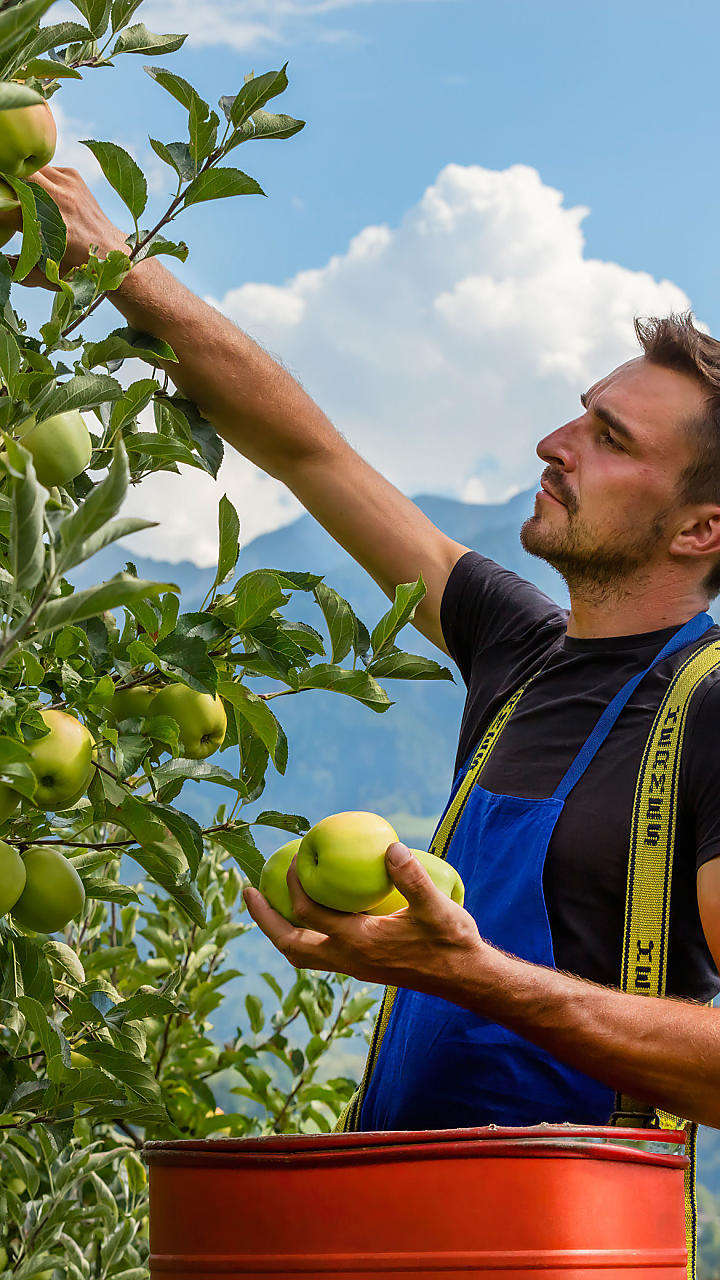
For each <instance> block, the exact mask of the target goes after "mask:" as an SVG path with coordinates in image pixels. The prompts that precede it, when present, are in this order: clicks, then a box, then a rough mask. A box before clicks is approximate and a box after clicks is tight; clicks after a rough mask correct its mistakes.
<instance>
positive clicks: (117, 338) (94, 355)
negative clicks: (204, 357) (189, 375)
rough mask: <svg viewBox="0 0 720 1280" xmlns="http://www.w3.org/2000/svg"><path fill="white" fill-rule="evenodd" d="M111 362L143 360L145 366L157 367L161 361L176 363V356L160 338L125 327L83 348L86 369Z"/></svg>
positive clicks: (128, 326)
mask: <svg viewBox="0 0 720 1280" xmlns="http://www.w3.org/2000/svg"><path fill="white" fill-rule="evenodd" d="M112 360H145V361H146V363H147V364H153V365H157V364H159V363H160V361H163V360H168V361H171V362H172V363H177V356H176V355H175V352H174V351H173V349H172V347H171V346H169V345H168V343H167V342H163V340H162V338H154V337H153V336H152V334H149V333H142V332H140V331H139V330H137V329H133V328H131V326H130V325H127V326H125V327H124V328H122V329H113V331H112V333H110V334H108V336H107V338H103V339H102V341H101V342H88V344H87V346H86V347H85V354H84V361H85V364H86V365H87V366H88V368H91V367H92V365H96V364H107V362H108V361H112Z"/></svg>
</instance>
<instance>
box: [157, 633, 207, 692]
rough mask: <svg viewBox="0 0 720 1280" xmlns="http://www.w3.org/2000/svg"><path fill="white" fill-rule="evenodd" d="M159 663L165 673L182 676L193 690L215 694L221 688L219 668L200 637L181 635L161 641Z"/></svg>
mask: <svg viewBox="0 0 720 1280" xmlns="http://www.w3.org/2000/svg"><path fill="white" fill-rule="evenodd" d="M154 656H155V662H156V664H157V666H158V667H159V668H160V670H161V671H165V672H167V673H168V674H169V675H179V676H182V678H183V681H184V682H186V683H187V684H189V685H190V688H191V689H198V690H199V691H200V692H201V693H214V692H215V688H216V685H217V672H216V669H215V664H214V662H213V660H212V658H211V657H210V655H209V653H208V647H207V644H206V643H205V641H204V640H202V639H201V638H200V636H184V635H178V633H177V631H175V632H172V633H171V634H170V635H167V636H165V638H164V639H163V640H158V642H157V644H156V645H155V653H154Z"/></svg>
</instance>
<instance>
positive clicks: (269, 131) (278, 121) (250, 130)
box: [226, 111, 305, 152]
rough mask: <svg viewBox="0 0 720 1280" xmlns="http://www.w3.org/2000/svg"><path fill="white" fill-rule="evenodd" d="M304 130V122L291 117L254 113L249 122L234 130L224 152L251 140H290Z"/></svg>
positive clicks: (263, 112) (260, 112) (261, 112)
mask: <svg viewBox="0 0 720 1280" xmlns="http://www.w3.org/2000/svg"><path fill="white" fill-rule="evenodd" d="M304 128H305V121H304V120H295V119H294V118H293V117H292V116H276V115H272V114H271V113H270V112H268V111H256V112H254V114H253V115H252V116H250V119H249V120H246V121H245V122H244V124H242V125H240V127H239V129H236V131H235V133H234V134H233V135H232V137H231V138H230V141H229V143H228V145H227V147H226V152H227V151H231V150H232V149H233V148H234V147H237V146H239V144H240V143H241V142H250V141H251V139H253V138H292V137H293V135H294V134H296V133H299V132H300V130H301V129H304Z"/></svg>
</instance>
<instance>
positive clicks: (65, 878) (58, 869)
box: [12, 845, 85, 933]
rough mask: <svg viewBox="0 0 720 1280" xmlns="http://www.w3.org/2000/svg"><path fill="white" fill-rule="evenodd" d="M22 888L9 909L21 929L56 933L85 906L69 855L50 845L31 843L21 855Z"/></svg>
mask: <svg viewBox="0 0 720 1280" xmlns="http://www.w3.org/2000/svg"><path fill="white" fill-rule="evenodd" d="M22 860H23V862H24V864H25V876H26V879H25V888H24V889H23V891H22V893H21V894H20V897H19V898H18V900H17V902H16V903H15V905H14V907H13V908H12V915H13V919H14V920H16V921H17V923H18V924H20V925H22V927H23V929H34V930H35V932H36V933H57V932H58V930H59V929H64V928H65V926H66V925H67V924H69V923H70V921H71V920H73V919H74V917H75V916H77V915H79V913H80V912H81V911H82V909H83V907H84V906H85V887H84V885H83V882H82V880H81V879H80V876H79V875H78V873H77V871H76V870H75V868H74V866H73V864H72V862H70V859H69V858H66V857H65V855H64V854H62V853H60V851H59V849H54V848H52V847H50V846H49V845H34V846H32V847H31V848H30V849H26V850H25V853H24V854H23V855H22Z"/></svg>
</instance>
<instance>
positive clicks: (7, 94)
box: [0, 73, 45, 111]
mask: <svg viewBox="0 0 720 1280" xmlns="http://www.w3.org/2000/svg"><path fill="white" fill-rule="evenodd" d="M31 74H32V73H31ZM44 101H45V99H44V98H43V96H42V94H41V93H37V92H36V90H35V89H31V88H30V86H29V85H26V84H18V83H17V81H16V80H5V81H3V82H2V83H0V111H14V110H15V108H16V107H33V106H35V104H36V103H38V102H44Z"/></svg>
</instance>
